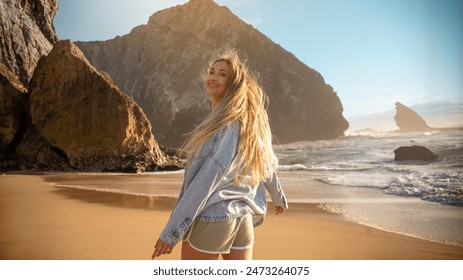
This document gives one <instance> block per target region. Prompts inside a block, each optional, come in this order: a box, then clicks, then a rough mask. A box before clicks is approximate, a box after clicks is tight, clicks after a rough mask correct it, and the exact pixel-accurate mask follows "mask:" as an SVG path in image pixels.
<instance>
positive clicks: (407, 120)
mask: <svg viewBox="0 0 463 280" xmlns="http://www.w3.org/2000/svg"><path fill="white" fill-rule="evenodd" d="M395 109H396V114H395V116H394V120H395V123H396V125H397V126H398V127H399V129H400V131H404V132H411V131H431V130H434V129H433V128H432V127H430V126H429V125H428V124H427V123H426V121H425V120H424V119H423V118H422V117H421V116H420V115H418V113H416V112H415V111H413V110H412V109H410V108H408V107H407V106H405V105H403V104H402V103H400V102H396V103H395Z"/></svg>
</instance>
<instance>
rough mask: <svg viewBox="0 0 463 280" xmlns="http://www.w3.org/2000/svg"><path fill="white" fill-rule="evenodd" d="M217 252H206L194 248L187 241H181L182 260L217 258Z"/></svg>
mask: <svg viewBox="0 0 463 280" xmlns="http://www.w3.org/2000/svg"><path fill="white" fill-rule="evenodd" d="M218 259H219V254H208V253H203V252H200V251H197V250H195V249H194V248H193V247H191V245H190V243H189V242H188V241H183V243H182V260H218Z"/></svg>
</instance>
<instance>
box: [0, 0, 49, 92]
mask: <svg viewBox="0 0 463 280" xmlns="http://www.w3.org/2000/svg"><path fill="white" fill-rule="evenodd" d="M57 11H58V4H57V3H56V0H21V1H18V0H2V1H0V26H1V27H0V28H1V34H0V49H1V56H0V64H2V65H4V67H5V68H6V69H8V70H9V71H11V72H12V73H14V74H15V75H16V77H17V78H18V80H19V81H20V82H21V83H22V84H23V85H24V86H26V87H27V85H28V83H29V80H30V78H31V77H32V74H33V72H34V69H35V66H36V65H37V62H38V60H39V59H40V57H41V56H42V55H47V54H48V53H49V52H50V50H51V49H52V47H53V44H54V43H56V41H57V40H58V38H57V36H56V33H55V28H54V25H53V20H54V18H55V15H56V12H57Z"/></svg>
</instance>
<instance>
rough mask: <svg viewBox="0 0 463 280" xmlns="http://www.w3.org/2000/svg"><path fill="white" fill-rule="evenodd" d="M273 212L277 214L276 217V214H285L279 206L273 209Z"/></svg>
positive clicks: (283, 209)
mask: <svg viewBox="0 0 463 280" xmlns="http://www.w3.org/2000/svg"><path fill="white" fill-rule="evenodd" d="M275 210H276V212H277V213H276V214H277V215H278V214H281V213H283V212H285V208H283V207H281V206H277V207H275Z"/></svg>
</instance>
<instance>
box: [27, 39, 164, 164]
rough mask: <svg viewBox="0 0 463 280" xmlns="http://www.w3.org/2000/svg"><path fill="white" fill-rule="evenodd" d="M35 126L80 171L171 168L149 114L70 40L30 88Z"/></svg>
mask: <svg viewBox="0 0 463 280" xmlns="http://www.w3.org/2000/svg"><path fill="white" fill-rule="evenodd" d="M29 106H30V113H31V118H32V124H33V127H34V128H36V129H37V131H38V132H39V134H40V135H42V136H43V137H44V138H45V139H46V141H47V142H48V143H49V144H50V145H51V146H52V147H53V148H54V149H57V150H58V151H61V152H62V153H63V154H64V155H65V156H66V158H67V159H68V160H69V163H70V165H71V166H72V167H73V168H75V169H78V170H84V171H103V170H129V171H144V170H145V169H146V168H147V166H149V165H150V164H151V163H156V164H157V165H164V164H166V158H165V156H164V154H163V153H162V152H161V151H160V149H159V147H158V145H157V143H156V141H155V140H154V138H153V135H152V134H151V124H150V122H149V121H148V119H147V118H146V116H145V114H144V113H143V111H142V110H141V109H140V108H139V107H138V105H137V104H136V103H135V102H134V101H133V100H132V99H131V98H130V97H128V96H127V95H125V94H124V93H123V92H121V91H120V90H119V88H118V87H117V86H116V85H115V84H114V82H113V81H112V80H111V78H110V77H109V76H108V75H106V74H104V73H99V72H98V71H97V70H96V69H95V68H94V67H93V66H92V65H91V64H90V63H89V62H88V61H87V60H86V59H85V57H84V55H83V54H82V52H81V51H80V50H79V49H78V48H77V47H76V46H75V45H74V44H73V43H71V42H70V41H59V42H58V43H57V44H56V45H55V46H54V48H53V50H52V51H51V52H50V54H49V55H48V56H47V57H46V58H44V59H43V60H41V61H40V62H39V64H38V66H37V68H36V70H35V73H34V76H33V77H32V79H31V83H30V101H29Z"/></svg>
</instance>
